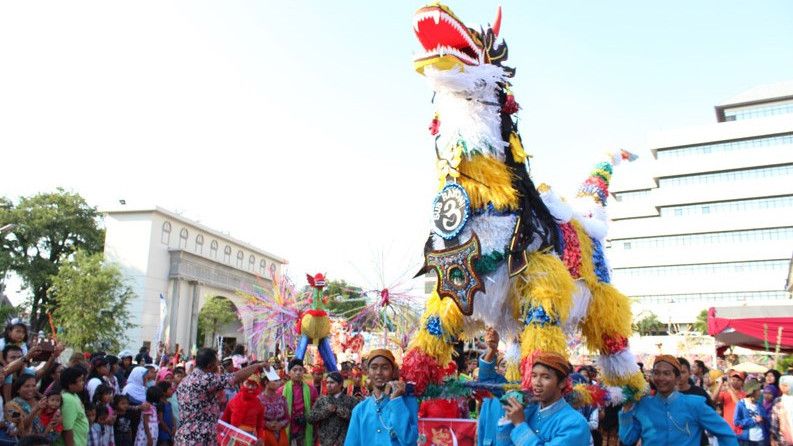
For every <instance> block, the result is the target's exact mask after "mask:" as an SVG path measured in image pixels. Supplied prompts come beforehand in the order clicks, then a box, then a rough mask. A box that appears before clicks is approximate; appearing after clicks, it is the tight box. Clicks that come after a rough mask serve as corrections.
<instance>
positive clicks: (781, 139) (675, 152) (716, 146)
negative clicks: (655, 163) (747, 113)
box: [656, 116, 793, 160]
mask: <svg viewBox="0 0 793 446" xmlns="http://www.w3.org/2000/svg"><path fill="white" fill-rule="evenodd" d="M725 118H726V120H727V121H734V120H735V119H734V117H733V119H730V116H725ZM788 144H793V134H784V135H776V136H763V137H760V138H753V139H744V140H739V141H726V142H717V143H713V144H703V145H697V146H688V147H674V148H663V149H659V150H658V152H657V153H656V158H658V159H659V160H660V159H667V158H679V157H683V156H689V155H707V154H711V153H716V154H719V153H725V152H733V151H736V150H747V149H754V148H762V147H777V146H785V145H788ZM779 148H780V149H781V148H784V147H779Z"/></svg>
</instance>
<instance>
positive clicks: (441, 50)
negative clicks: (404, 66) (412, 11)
mask: <svg viewBox="0 0 793 446" xmlns="http://www.w3.org/2000/svg"><path fill="white" fill-rule="evenodd" d="M430 19H431V20H432V21H433V22H435V24H436V25H438V24H440V22H441V20H443V21H444V22H446V23H448V24H449V25H451V26H453V27H454V29H455V30H456V31H457V33H458V34H459V35H460V36H461V37H462V38H463V39H465V41H466V43H468V47H469V48H471V49H472V50H473V51H474V52H475V53H476V55H477V57H476V58H473V57H471V56H469V55H467V54H465V53H463V52H462V51H460V50H457V49H456V48H451V47H449V46H446V45H438V46H437V47H435V49H433V50H426V51H425V52H424V53H423V55H422V56H421V57H425V58H426V57H432V56H435V55H440V56H443V55H446V54H453V55H455V56H457V57H458V58H459V59H461V60H464V61H466V62H469V63H471V64H478V63H481V62H482V61H483V60H484V53H483V52H482V51H480V50H479V48H478V47H477V46H476V44H474V42H473V40H472V39H471V36H469V35H468V30H467V29H465V27H464V26H463V25H461V24H460V23H459V22H458V21H456V20H455V19H453V18H452V17H451V16H449V15H448V14H446V13H445V12H443V11H441V10H440V9H434V10H432V11H425V12H422V13H421V14H417V15H416V16H415V18H414V20H413V30H414V31H415V32H417V33H418V32H419V24H420V23H421V22H422V21H424V20H430Z"/></svg>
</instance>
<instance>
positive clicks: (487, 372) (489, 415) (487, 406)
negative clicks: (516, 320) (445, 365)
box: [476, 328, 507, 446]
mask: <svg viewBox="0 0 793 446" xmlns="http://www.w3.org/2000/svg"><path fill="white" fill-rule="evenodd" d="M498 341H499V336H498V332H497V331H496V330H494V329H493V328H488V329H487V332H485V344H487V351H485V353H484V354H483V355H482V356H480V357H479V382H481V383H487V384H504V383H506V382H507V380H506V378H504V376H503V375H501V374H499V373H498V372H497V371H496V363H497V361H498ZM492 393H493V398H485V399H484V400H482V408H481V409H480V410H479V420H478V421H477V424H478V425H477V432H476V435H477V437H478V440H479V441H478V442H477V444H478V445H479V446H492V445H494V444H496V433H497V431H498V420H500V419H501V417H503V416H504V409H502V408H501V401H499V400H498V399H499V398H500V397H501V396H502V395H503V394H504V391H502V390H500V389H494V390H493V391H492Z"/></svg>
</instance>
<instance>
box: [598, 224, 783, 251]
mask: <svg viewBox="0 0 793 446" xmlns="http://www.w3.org/2000/svg"><path fill="white" fill-rule="evenodd" d="M771 240H793V227H788V228H772V229H755V230H750V231H731V232H713V233H709V234H688V235H672V236H666V237H647V238H633V239H624V240H621V243H613V244H612V246H613V247H620V246H621V247H622V248H623V249H625V250H635V249H659V248H678V247H681V246H696V245H720V244H723V243H729V244H735V243H756V242H761V241H771ZM616 241H617V240H612V242H616Z"/></svg>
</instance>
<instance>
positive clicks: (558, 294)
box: [401, 4, 646, 403]
mask: <svg viewBox="0 0 793 446" xmlns="http://www.w3.org/2000/svg"><path fill="white" fill-rule="evenodd" d="M413 28H414V31H415V34H416V37H417V39H418V41H419V43H420V44H421V47H422V52H421V54H419V55H418V57H417V58H416V59H415V61H414V65H415V69H416V71H417V72H418V73H419V74H421V75H423V76H424V77H425V78H426V79H427V81H428V83H429V85H430V87H431V89H432V91H433V92H434V93H433V104H434V107H435V113H434V114H433V116H432V117H431V121H430V126H429V131H430V133H431V135H432V136H433V137H434V151H435V153H436V155H437V174H438V192H437V195H436V196H435V199H434V201H433V204H432V229H431V232H430V235H429V238H428V239H427V242H426V244H425V247H424V254H425V265H424V267H423V268H422V269H421V271H420V272H419V274H425V273H434V274H436V275H437V285H436V287H435V290H434V292H433V293H432V294H431V296H430V297H429V298H428V300H427V301H426V307H425V311H424V314H423V315H422V317H421V322H420V326H419V330H418V332H417V333H416V335H415V336H414V337H413V339H412V340H411V343H410V348H409V350H408V352H407V353H406V355H405V357H404V360H403V364H402V369H401V373H402V377H403V378H404V379H406V380H409V381H411V382H413V383H415V387H416V392H417V394H419V395H421V394H423V393H425V392H427V391H428V390H430V389H437V388H438V387H439V386H440V387H443V386H446V387H449V381H448V380H447V379H448V377H449V376H450V375H451V374H453V372H454V367H450V364H451V363H452V359H453V346H452V344H453V343H455V342H456V341H458V340H461V339H470V338H472V337H476V336H479V335H480V334H481V333H482V332H483V331H484V330H485V327H494V328H495V329H496V330H498V332H499V333H501V337H502V339H504V340H506V341H507V348H506V359H507V364H508V367H507V379H508V380H509V381H512V382H514V383H518V384H519V385H520V386H521V387H523V388H524V389H528V388H530V376H531V368H532V364H533V358H534V356H535V355H536V354H538V353H539V352H548V351H550V352H556V353H561V354H564V355H567V354H568V342H569V339H570V338H571V337H573V336H575V335H576V333H578V332H579V331H580V333H581V336H582V339H583V343H584V344H585V345H586V346H587V348H588V349H589V350H590V351H591V352H593V353H594V354H596V355H597V357H598V366H599V368H600V370H601V371H602V379H603V384H604V385H605V388H606V389H608V396H607V398H608V399H609V401H610V402H612V403H620V402H622V401H625V400H626V399H637V398H639V397H640V396H641V395H642V394H643V393H644V392H645V387H646V382H645V381H644V377H643V376H642V374H641V372H640V371H639V368H638V366H637V364H636V361H635V358H634V356H633V354H632V353H631V351H630V350H629V348H628V337H629V336H630V335H631V308H630V302H629V301H628V298H627V297H626V296H625V295H623V294H622V293H620V292H619V291H618V290H617V289H616V288H615V287H614V286H612V285H611V284H610V273H609V268H608V264H607V262H606V259H605V257H604V246H603V243H604V238H605V236H606V230H607V217H606V202H607V197H608V193H609V192H608V185H609V181H610V178H611V175H612V171H613V167H614V166H615V165H617V164H618V163H620V162H621V161H624V160H631V159H633V158H634V156H633V155H632V154H630V153H629V152H626V151H621V150H620V151H616V152H615V153H613V154H608V155H607V156H606V157H605V159H604V160H603V161H602V162H600V163H598V164H597V165H596V167H595V169H594V170H593V171H592V174H591V175H590V177H589V178H587V179H586V180H585V181H584V182H583V184H582V185H581V186H580V188H579V190H578V193H577V195H576V197H574V198H573V199H572V200H569V201H568V200H565V199H564V198H562V197H560V196H558V195H557V194H556V192H555V191H554V190H553V189H552V188H551V187H550V186H548V185H545V184H540V185H538V186H535V184H534V182H533V181H532V178H531V175H530V173H529V169H528V157H527V154H526V151H525V150H524V148H523V143H522V139H521V135H520V133H519V131H518V128H517V124H516V119H515V115H516V113H517V112H518V111H519V109H520V107H519V105H518V102H517V101H516V98H515V96H514V94H513V92H512V90H511V86H512V79H513V77H514V75H515V69H514V68H510V67H508V66H506V65H505V63H506V61H507V56H508V50H507V45H506V43H504V42H503V41H500V42H499V31H500V28H501V10H500V9H499V11H498V14H497V16H496V19H495V21H494V22H493V24H492V26H490V27H488V28H486V29H485V28H480V29H479V30H475V29H473V28H471V27H468V26H467V25H465V24H464V23H463V22H462V21H461V20H460V19H459V18H458V17H457V16H455V14H454V13H453V12H452V11H451V10H450V9H449V8H448V7H447V6H444V5H440V4H433V5H430V6H426V7H423V8H421V9H419V10H418V11H417V12H416V14H415V17H414V23H413ZM593 158H595V157H593ZM452 387H454V386H452ZM441 393H443V392H441ZM446 393H449V392H448V391H447V392H446Z"/></svg>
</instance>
